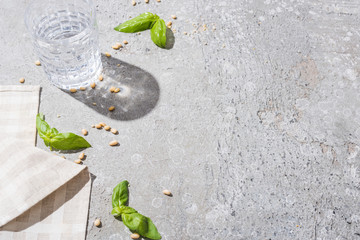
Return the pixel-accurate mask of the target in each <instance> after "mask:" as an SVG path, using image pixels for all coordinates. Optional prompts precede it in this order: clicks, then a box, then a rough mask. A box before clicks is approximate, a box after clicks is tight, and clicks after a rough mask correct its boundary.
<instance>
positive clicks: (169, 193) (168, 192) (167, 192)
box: [163, 189, 172, 196]
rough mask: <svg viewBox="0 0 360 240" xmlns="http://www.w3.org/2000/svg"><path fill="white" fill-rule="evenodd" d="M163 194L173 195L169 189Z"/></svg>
mask: <svg viewBox="0 0 360 240" xmlns="http://www.w3.org/2000/svg"><path fill="white" fill-rule="evenodd" d="M163 194H165V195H167V196H172V193H171V192H170V191H169V190H167V189H165V190H163Z"/></svg>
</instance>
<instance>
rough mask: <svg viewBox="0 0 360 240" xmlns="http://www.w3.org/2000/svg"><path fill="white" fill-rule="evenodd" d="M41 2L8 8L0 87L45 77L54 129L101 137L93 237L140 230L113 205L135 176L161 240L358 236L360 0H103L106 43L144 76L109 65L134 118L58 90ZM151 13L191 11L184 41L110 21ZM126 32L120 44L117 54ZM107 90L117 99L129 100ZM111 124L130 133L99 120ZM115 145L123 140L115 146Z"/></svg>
mask: <svg viewBox="0 0 360 240" xmlns="http://www.w3.org/2000/svg"><path fill="white" fill-rule="evenodd" d="M28 2H29V1H21V0H16V1H14V0H2V1H1V5H0V26H1V28H0V53H1V56H2V57H1V58H0V74H1V80H0V83H1V84H19V83H18V79H19V78H20V77H25V78H26V83H25V84H34V85H35V84H40V85H41V86H42V88H43V89H42V93H41V105H40V111H41V112H43V113H44V114H45V115H46V117H47V120H48V122H49V123H50V124H52V125H53V126H56V127H57V128H58V129H59V130H60V131H73V132H79V131H80V130H81V129H82V128H87V129H88V130H89V135H88V137H87V139H88V141H89V142H90V143H91V144H92V145H93V148H91V149H87V150H86V151H85V153H86V155H87V158H86V160H85V162H84V163H85V164H86V165H88V166H89V169H90V171H91V172H92V174H93V175H94V176H93V177H94V182H93V189H92V195H91V205H90V212H89V225H88V234H87V239H89V240H95V239H109V240H122V239H124V240H125V239H129V237H128V234H129V231H128V230H126V228H125V227H124V226H123V224H122V223H121V222H119V221H117V220H115V219H114V218H113V217H112V216H111V215H110V213H109V212H110V211H111V202H110V201H111V193H112V188H113V187H114V186H115V185H116V184H117V183H118V182H120V181H121V180H123V179H128V180H129V181H130V183H131V190H130V191H131V198H130V204H131V206H133V207H135V208H136V209H138V210H139V211H140V212H141V213H143V214H144V215H147V216H149V217H151V218H152V220H153V221H154V222H155V224H156V225H157V227H158V229H159V231H160V232H161V234H162V235H163V239H167V240H172V239H236V240H238V239H272V240H274V239H302V240H303V239H315V240H316V239H317V240H325V239H341V240H343V239H360V213H359V211H360V201H359V197H360V196H359V195H360V156H359V150H360V147H359V146H360V141H359V137H360V91H359V88H360V81H359V80H360V79H359V72H360V67H359V66H360V65H359V55H360V48H359V41H360V37H359V36H360V30H359V26H360V16H359V12H360V3H359V1H358V0H347V1H340V0H338V1H335V0H311V1H310V0H309V1H306V0H287V1H284V0H243V1H239V0H228V1H221V0H220V1H215V0H211V1H209V0H198V1H190V0H184V1H170V0H162V2H161V3H157V2H156V1H154V0H150V3H149V4H145V3H144V2H143V1H138V4H137V5H136V6H135V7H133V6H132V5H131V1H130V0H117V1H115V0H101V1H100V0H98V1H97V11H98V25H99V29H100V47H101V50H102V52H105V51H109V52H111V53H112V56H113V59H112V61H115V62H117V61H121V62H122V63H123V65H125V68H124V71H123V72H122V74H125V75H126V74H128V72H127V71H130V72H131V74H130V75H129V74H128V75H127V76H128V77H130V78H129V79H127V80H126V79H122V77H123V76H122V75H121V74H120V75H118V73H117V72H116V71H115V70H114V69H112V67H111V66H112V65H111V62H110V61H108V62H104V65H105V80H104V82H103V87H104V88H105V87H107V86H111V84H113V83H114V82H116V81H120V82H121V83H122V84H125V83H124V81H125V80H126V81H128V82H127V83H128V84H129V86H130V88H132V89H130V90H132V92H131V93H130V94H129V96H126V97H127V98H128V101H127V102H126V104H125V105H123V104H119V109H120V108H121V107H123V110H124V114H125V115H126V113H125V112H126V111H128V110H129V109H130V110H131V111H133V112H134V111H135V113H134V114H132V115H131V114H130V115H129V116H127V115H126V116H125V117H121V116H122V115H121V116H120V115H117V116H115V117H114V116H113V115H109V114H108V113H107V112H106V111H102V108H101V107H99V108H93V107H91V104H89V103H88V102H86V98H84V99H81V98H80V100H77V99H78V98H74V95H68V94H67V93H64V92H62V91H60V90H59V89H57V88H55V87H53V86H51V85H50V84H49V82H48V81H47V79H46V76H45V74H44V72H43V70H42V69H41V68H39V67H36V66H35V65H34V64H33V62H34V60H36V58H37V57H36V56H35V55H34V53H33V51H32V46H31V43H30V38H29V35H28V34H27V32H26V31H25V26H24V23H23V17H22V16H23V14H24V8H25V5H26V3H28ZM145 11H150V12H154V13H157V14H158V15H160V16H161V17H162V18H164V19H165V21H168V20H170V15H171V14H176V15H177V16H178V19H177V20H174V21H173V22H174V23H173V28H174V29H176V32H175V33H174V36H175V44H174V47H173V48H172V49H170V50H163V49H160V48H157V47H156V46H155V45H154V44H153V43H152V42H151V40H150V36H149V32H144V33H142V34H141V35H136V34H124V33H118V32H115V31H113V30H112V28H113V27H114V26H116V25H117V24H118V23H121V22H123V21H124V20H126V19H128V18H129V17H130V16H131V17H134V16H136V15H138V14H140V13H142V12H145ZM204 24H206V26H205V27H204ZM194 30H196V32H193V31H194ZM183 32H187V33H188V35H184V34H183ZM124 39H126V40H128V41H129V44H128V45H127V46H126V47H125V48H124V49H123V50H121V51H114V50H112V49H111V45H112V44H114V43H115V42H116V41H122V40H124ZM124 62H125V63H128V64H125V63H124ZM117 76H119V77H118V78H117ZM121 76H122V77H121ZM141 76H147V77H148V79H150V80H151V81H150V80H149V82H148V84H149V85H146V84H145V85H144V84H138V83H139V81H140V80H139V79H141ZM126 81H125V82H126ZM131 84H133V85H131ZM125 85H126V84H125ZM139 88H140V90H139ZM100 90H101V89H100ZM100 90H99V91H100ZM77 96H78V97H79V95H77ZM108 96H109V95H106V96H105V95H102V99H101V101H103V103H104V104H107V103H109V102H114V101H116V99H111V98H108ZM90 97H91V96H90ZM96 99H97V98H92V100H95V101H96ZM92 100H91V101H92ZM99 101H100V100H99ZM147 103H148V104H147ZM115 104H116V103H115ZM100 106H102V105H100ZM144 106H145V107H144ZM131 111H130V112H131ZM57 115H61V117H59V118H58V117H57ZM100 121H102V122H105V123H106V124H108V125H110V126H112V127H115V128H117V129H118V130H119V135H116V136H114V135H111V134H110V133H108V132H105V131H104V130H101V131H99V130H96V129H91V128H90V125H92V124H95V123H98V122H100ZM113 139H117V140H118V141H119V142H120V146H119V147H117V148H110V147H109V146H108V145H107V143H108V142H109V141H111V140H113ZM38 146H39V147H40V148H44V149H45V146H44V145H43V143H42V142H41V141H39V142H38ZM77 155H78V154H77V153H75V154H65V156H66V157H67V159H69V160H73V159H75V158H76V157H77ZM164 188H166V189H170V190H171V191H172V192H173V194H174V196H173V197H172V198H169V197H166V196H164V195H162V193H161V191H162V190H163V189H164ZM96 217H100V218H101V219H102V222H103V226H102V228H95V227H93V226H92V222H93V220H94V219H95V218H96Z"/></svg>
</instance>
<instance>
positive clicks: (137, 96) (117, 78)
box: [64, 54, 160, 121]
mask: <svg viewBox="0 0 360 240" xmlns="http://www.w3.org/2000/svg"><path fill="white" fill-rule="evenodd" d="M101 61H102V64H103V76H104V80H103V81H97V82H96V87H95V88H94V89H91V88H90V87H88V88H87V89H86V90H85V91H77V92H76V93H69V92H67V91H64V92H66V93H68V94H70V96H72V97H74V98H75V99H77V100H79V101H81V102H83V103H84V104H85V105H87V106H88V107H90V108H92V109H94V110H95V111H97V112H99V113H100V114H102V115H105V116H107V117H109V118H112V119H117V120H122V121H130V120H135V119H138V118H141V117H143V116H145V115H146V114H148V113H149V112H150V111H151V110H152V109H153V108H155V106H156V104H157V102H158V100H159V97H160V88H159V84H158V83H157V81H156V79H155V78H154V77H153V76H152V75H151V74H150V73H148V72H146V71H145V70H143V69H141V68H139V67H136V66H134V65H131V64H128V63H126V62H123V61H121V60H119V59H116V58H113V57H110V58H107V57H106V56H105V55H103V54H101ZM111 87H115V88H119V89H120V91H119V92H117V93H113V92H110V88H111ZM110 106H114V107H115V109H114V110H113V111H109V107H110Z"/></svg>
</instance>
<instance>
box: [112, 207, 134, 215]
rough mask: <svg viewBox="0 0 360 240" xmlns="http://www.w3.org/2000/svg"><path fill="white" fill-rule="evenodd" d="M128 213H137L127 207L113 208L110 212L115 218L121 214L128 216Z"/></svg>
mask: <svg viewBox="0 0 360 240" xmlns="http://www.w3.org/2000/svg"><path fill="white" fill-rule="evenodd" d="M130 213H137V211H136V210H135V209H133V208H132V207H128V206H121V207H114V208H113V210H112V211H111V214H112V215H114V216H115V217H120V216H121V214H130Z"/></svg>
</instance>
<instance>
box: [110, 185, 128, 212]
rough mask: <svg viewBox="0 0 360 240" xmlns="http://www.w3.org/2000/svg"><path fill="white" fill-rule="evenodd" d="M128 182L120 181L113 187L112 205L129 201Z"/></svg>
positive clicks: (118, 205)
mask: <svg viewBox="0 0 360 240" xmlns="http://www.w3.org/2000/svg"><path fill="white" fill-rule="evenodd" d="M128 187H129V182H128V181H127V180H125V181H122V182H121V183H119V184H118V185H116V187H114V190H113V194H112V207H113V208H114V207H120V206H125V205H127V204H128V201H129V189H128Z"/></svg>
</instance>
